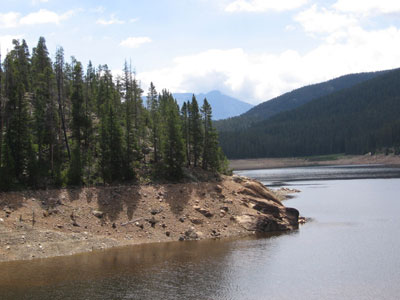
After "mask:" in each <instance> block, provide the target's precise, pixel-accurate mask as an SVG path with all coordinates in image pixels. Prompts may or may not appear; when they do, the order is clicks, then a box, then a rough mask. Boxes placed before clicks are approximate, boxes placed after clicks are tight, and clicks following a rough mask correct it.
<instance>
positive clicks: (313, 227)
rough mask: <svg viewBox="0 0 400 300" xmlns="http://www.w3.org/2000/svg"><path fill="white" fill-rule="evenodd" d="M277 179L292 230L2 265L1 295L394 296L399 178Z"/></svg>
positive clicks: (398, 289)
mask: <svg viewBox="0 0 400 300" xmlns="http://www.w3.org/2000/svg"><path fill="white" fill-rule="evenodd" d="M268 172H271V171H268V170H265V173H268ZM285 172H288V170H286V171H285ZM293 172H298V170H296V169H294V170H293ZM250 175H251V174H250ZM284 179H285V178H283V181H284ZM282 184H284V185H291V186H292V187H295V188H299V189H301V190H302V193H300V194H298V196H297V197H296V198H294V199H291V200H289V201H287V202H286V205H288V206H293V207H296V208H298V209H299V210H300V211H301V213H302V215H304V216H307V217H312V218H313V221H311V222H309V223H308V224H306V225H305V226H302V227H301V228H300V230H298V231H295V232H292V233H290V234H283V235H275V236H270V237H257V238H256V237H253V238H246V239H236V240H235V239H233V240H222V241H201V242H181V243H179V242H176V243H167V244H153V245H142V246H134V247H125V248H120V249H113V250H108V251H102V252H95V253H91V254H83V255H76V256H72V257H64V258H54V259H45V260H36V261H29V262H11V263H1V264H0V299H399V295H400V196H399V192H400V179H397V178H391V179H357V180H328V181H319V180H309V181H296V182H288V181H284V182H283V183H282Z"/></svg>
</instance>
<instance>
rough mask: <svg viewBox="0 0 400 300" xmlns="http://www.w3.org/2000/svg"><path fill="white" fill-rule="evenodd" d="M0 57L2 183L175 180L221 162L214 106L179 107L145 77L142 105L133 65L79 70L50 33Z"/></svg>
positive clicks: (212, 168)
mask: <svg viewBox="0 0 400 300" xmlns="http://www.w3.org/2000/svg"><path fill="white" fill-rule="evenodd" d="M13 43H14V49H13V50H11V51H10V52H9V53H8V54H7V56H6V58H5V60H4V63H3V61H1V57H0V125H1V126H0V190H9V189H13V188H24V187H31V188H46V187H54V186H66V185H77V186H81V185H92V184H98V183H103V184H112V183H116V182H132V181H134V180H137V179H138V180H142V179H143V178H147V179H149V178H157V179H161V180H174V181H176V180H180V179H181V178H183V177H184V174H190V172H184V171H185V170H184V169H185V168H187V167H192V165H191V162H193V165H194V166H196V167H200V166H202V167H203V168H204V169H206V170H210V171H217V172H224V171H225V170H226V169H227V161H226V158H225V156H224V155H223V153H222V152H221V150H220V148H219V147H218V143H217V134H216V131H215V129H214V127H213V124H212V122H211V107H210V106H209V105H208V103H205V105H204V106H203V109H202V111H201V112H202V113H203V114H200V110H199V107H198V104H197V100H196V99H195V98H194V97H193V99H192V101H191V102H190V101H187V102H186V103H185V104H184V106H183V107H182V109H180V108H179V106H178V105H177V103H176V101H175V99H174V98H173V97H172V94H171V93H169V92H168V91H166V90H163V91H162V93H161V94H158V93H157V91H156V88H155V86H154V85H153V84H152V83H151V84H150V88H149V91H148V95H147V107H146V108H145V107H144V106H143V103H142V94H143V90H142V89H141V87H140V84H139V82H138V81H137V80H136V78H135V74H134V72H133V71H132V68H131V66H128V64H127V63H125V66H124V74H123V76H122V77H117V78H113V76H112V74H111V71H110V70H109V69H108V67H107V65H100V66H99V67H97V68H96V67H94V66H93V65H92V63H91V62H89V64H88V66H87V69H86V72H85V75H84V74H83V73H84V72H83V67H82V64H81V63H80V62H79V61H77V60H76V59H75V58H74V57H72V58H71V61H70V62H69V63H66V62H65V61H64V52H63V49H62V48H58V49H57V52H56V56H55V63H54V64H53V63H52V62H51V59H50V56H49V53H48V50H47V47H46V41H45V39H44V38H42V37H41V38H40V39H39V41H38V44H37V46H36V47H35V48H34V49H33V54H32V58H31V57H30V55H29V49H28V47H27V45H26V43H25V41H22V42H21V43H20V42H19V41H16V40H15V41H14V42H13Z"/></svg>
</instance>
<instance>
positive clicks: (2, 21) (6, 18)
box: [0, 11, 20, 28]
mask: <svg viewBox="0 0 400 300" xmlns="http://www.w3.org/2000/svg"><path fill="white" fill-rule="evenodd" d="M19 18H20V14H19V13H17V12H13V11H11V12H8V13H5V14H1V13H0V28H12V27H17V26H18V22H19Z"/></svg>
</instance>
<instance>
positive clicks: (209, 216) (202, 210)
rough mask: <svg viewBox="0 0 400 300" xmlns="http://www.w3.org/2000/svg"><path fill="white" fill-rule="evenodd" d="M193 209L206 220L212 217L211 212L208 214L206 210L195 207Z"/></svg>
mask: <svg viewBox="0 0 400 300" xmlns="http://www.w3.org/2000/svg"><path fill="white" fill-rule="evenodd" d="M193 208H194V209H195V210H196V211H198V212H199V213H201V214H202V215H203V216H205V217H207V218H211V217H212V216H213V215H214V214H213V213H212V212H210V211H209V210H208V209H206V208H204V207H200V206H198V205H195V206H193Z"/></svg>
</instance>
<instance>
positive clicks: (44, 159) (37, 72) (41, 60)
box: [32, 37, 61, 182]
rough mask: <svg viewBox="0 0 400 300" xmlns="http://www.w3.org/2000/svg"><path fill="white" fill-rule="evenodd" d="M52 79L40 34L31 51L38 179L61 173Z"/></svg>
mask: <svg viewBox="0 0 400 300" xmlns="http://www.w3.org/2000/svg"><path fill="white" fill-rule="evenodd" d="M54 79H55V78H54V73H53V68H52V64H51V61H50V58H49V53H48V51H47V47H46V41H45V39H44V38H43V37H41V38H40V39H39V42H38V45H37V47H36V48H34V49H33V54H32V87H33V106H34V120H35V121H34V122H35V130H34V135H35V139H34V142H35V144H36V145H37V147H38V166H39V175H40V177H41V178H40V181H43V179H44V178H46V177H47V176H48V175H49V173H50V176H51V177H52V179H53V180H54V181H56V182H59V181H60V177H61V174H60V171H61V153H60V147H59V146H60V145H59V133H60V132H59V130H58V125H59V122H58V115H57V110H56V104H55V93H54V83H55V81H54Z"/></svg>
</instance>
